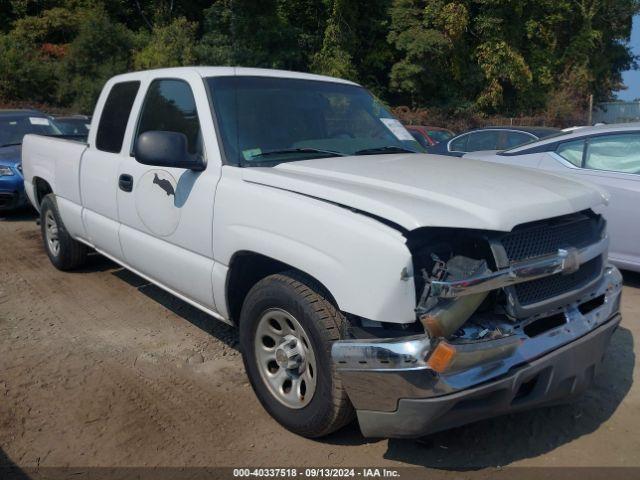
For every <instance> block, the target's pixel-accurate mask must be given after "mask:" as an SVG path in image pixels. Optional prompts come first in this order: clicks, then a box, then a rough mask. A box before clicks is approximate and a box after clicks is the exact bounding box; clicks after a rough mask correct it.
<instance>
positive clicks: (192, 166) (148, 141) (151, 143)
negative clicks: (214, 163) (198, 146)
mask: <svg viewBox="0 0 640 480" xmlns="http://www.w3.org/2000/svg"><path fill="white" fill-rule="evenodd" d="M133 155H134V156H135V157H136V160H137V161H138V162H140V163H142V164H143V165H153V166H155V167H174V168H186V169H188V170H204V168H205V163H204V161H203V159H202V158H201V157H200V156H195V155H191V154H190V153H189V151H188V149H187V136H186V135H185V134H184V133H178V132H163V131H159V130H152V131H149V132H144V133H143V134H141V135H140V136H138V139H137V141H136V144H135V147H134V149H133Z"/></svg>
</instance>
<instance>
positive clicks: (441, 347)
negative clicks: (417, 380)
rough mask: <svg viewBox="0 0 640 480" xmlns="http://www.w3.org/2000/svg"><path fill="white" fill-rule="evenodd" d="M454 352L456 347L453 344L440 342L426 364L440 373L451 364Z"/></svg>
mask: <svg viewBox="0 0 640 480" xmlns="http://www.w3.org/2000/svg"><path fill="white" fill-rule="evenodd" d="M455 354H456V349H455V347H454V346H453V345H450V344H448V343H447V342H440V343H439V344H438V346H437V347H436V349H435V350H434V351H433V353H432V354H431V356H430V357H429V360H427V365H429V367H431V369H432V370H435V371H436V372H439V373H442V372H444V371H445V370H446V369H447V367H448V366H449V365H451V361H452V360H453V357H454V356H455Z"/></svg>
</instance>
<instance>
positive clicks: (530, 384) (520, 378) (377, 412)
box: [332, 266, 622, 437]
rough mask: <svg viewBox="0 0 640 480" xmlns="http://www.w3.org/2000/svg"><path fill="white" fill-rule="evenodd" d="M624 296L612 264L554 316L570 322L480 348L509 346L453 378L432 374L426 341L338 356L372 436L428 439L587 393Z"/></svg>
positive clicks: (364, 343)
mask: <svg viewBox="0 0 640 480" xmlns="http://www.w3.org/2000/svg"><path fill="white" fill-rule="evenodd" d="M621 290H622V276H621V275H620V272H619V271H618V270H617V269H616V268H615V267H613V266H607V267H605V270H604V274H603V276H602V279H601V280H600V282H599V283H598V285H597V286H596V287H594V288H593V289H591V291H590V293H589V294H588V295H586V296H585V297H583V298H581V299H579V300H577V301H574V302H573V303H571V304H569V305H566V306H564V307H563V308H562V309H561V311H558V310H556V311H555V312H554V313H553V315H556V316H557V315H558V312H560V313H561V314H563V315H564V323H562V324H561V325H559V326H557V327H555V328H551V329H549V330H547V331H545V332H544V333H541V334H538V335H536V336H531V337H530V336H528V335H527V334H526V333H525V329H523V328H520V329H516V331H515V332H514V334H513V335H511V336H510V337H507V339H506V340H505V339H499V340H487V341H485V342H479V343H477V344H475V345H476V346H478V345H479V346H480V347H481V348H487V347H489V348H491V347H492V346H495V347H496V348H502V347H503V346H504V345H501V342H502V343H505V342H508V343H509V345H510V347H509V349H507V350H505V351H506V352H507V355H506V356H505V355H502V356H500V357H499V358H494V359H493V360H487V361H485V362H479V363H477V364H475V365H470V366H468V367H466V368H463V369H458V370H454V371H451V372H447V371H445V372H444V373H439V372H437V371H435V370H434V369H432V368H430V366H429V364H428V358H429V355H430V353H431V352H432V350H433V347H434V346H435V345H433V344H432V340H430V339H429V338H428V337H426V336H425V335H418V336H412V337H403V338H401V339H381V340H377V339H376V340H343V341H340V342H336V343H335V344H334V346H333V349H332V357H333V360H334V362H335V363H336V366H337V369H338V371H339V372H340V375H341V378H342V381H343V384H344V385H345V388H346V389H347V393H348V395H349V398H350V399H351V402H352V403H353V405H354V407H355V408H356V410H357V413H358V420H359V423H360V428H361V430H362V432H363V434H364V435H365V436H369V437H416V436H421V435H426V434H429V433H433V432H436V431H440V430H445V429H447V428H451V427H454V426H457V425H462V424H465V423H469V422H473V421H477V420H480V419H482V418H487V417H491V416H495V415H501V414H505V413H510V412H515V411H519V410H523V409H527V408H533V407H536V406H542V405H547V404H552V403H559V402H561V401H563V400H566V399H568V398H570V397H572V396H575V395H578V394H579V393H581V392H582V391H584V389H586V388H587V387H588V385H589V384H590V383H591V380H592V379H593V375H594V371H595V368H596V366H597V365H598V364H599V363H600V362H601V360H602V357H603V355H604V351H605V349H606V347H607V345H608V343H609V339H610V337H611V334H612V333H613V331H614V330H615V327H616V326H617V325H618V323H619V322H620V315H619V313H618V311H619V306H620V294H621ZM596 301H597V302H598V303H597V306H595V307H593V302H596ZM550 315H551V313H550ZM522 324H523V325H524V324H526V321H525V322H523V323H522ZM490 342H493V344H492V343H490ZM469 345H470V346H469ZM465 348H467V349H473V348H474V344H467V345H465V346H463V348H462V349H461V350H462V351H464V350H465Z"/></svg>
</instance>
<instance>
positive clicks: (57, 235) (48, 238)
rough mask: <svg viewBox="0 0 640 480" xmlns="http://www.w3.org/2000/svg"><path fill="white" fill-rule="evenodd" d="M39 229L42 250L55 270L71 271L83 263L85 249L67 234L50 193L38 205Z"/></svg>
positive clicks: (85, 255)
mask: <svg viewBox="0 0 640 480" xmlns="http://www.w3.org/2000/svg"><path fill="white" fill-rule="evenodd" d="M40 229H41V232H42V240H43V242H44V249H45V251H46V252H47V256H48V257H49V260H51V263H53V265H54V266H55V267H56V268H57V269H59V270H72V269H74V268H78V267H79V266H81V265H82V264H83V263H84V262H85V260H86V257H87V247H86V246H85V245H83V244H82V243H80V242H78V241H76V240H74V239H73V238H71V235H69V232H67V229H66V228H65V226H64V224H63V223H62V219H61V218H60V214H59V213H58V205H57V203H56V199H55V196H54V195H53V194H52V193H50V194H48V195H46V196H45V197H44V199H43V200H42V203H41V204H40Z"/></svg>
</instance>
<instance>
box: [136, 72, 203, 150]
mask: <svg viewBox="0 0 640 480" xmlns="http://www.w3.org/2000/svg"><path fill="white" fill-rule="evenodd" d="M152 130H160V131H164V132H178V133H184V134H185V136H186V137H187V149H188V151H189V153H190V154H192V155H194V154H202V135H201V134H200V122H199V120H198V112H197V110H196V101H195V99H194V98H193V92H192V91H191V87H190V86H189V84H188V83H187V82H185V81H184V80H174V79H167V80H154V81H153V82H151V85H149V91H148V92H147V96H146V98H145V100H144V104H143V106H142V112H141V114H140V121H139V123H138V131H137V132H136V138H137V137H138V136H139V135H141V134H142V133H144V132H149V131H152Z"/></svg>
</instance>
